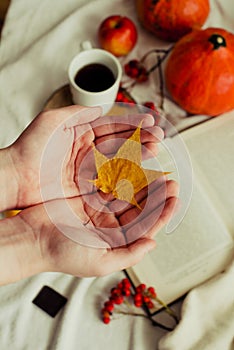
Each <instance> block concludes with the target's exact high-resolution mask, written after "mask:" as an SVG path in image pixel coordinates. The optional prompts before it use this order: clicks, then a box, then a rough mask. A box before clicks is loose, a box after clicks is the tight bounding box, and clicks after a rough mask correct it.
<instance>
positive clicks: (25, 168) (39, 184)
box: [7, 106, 163, 208]
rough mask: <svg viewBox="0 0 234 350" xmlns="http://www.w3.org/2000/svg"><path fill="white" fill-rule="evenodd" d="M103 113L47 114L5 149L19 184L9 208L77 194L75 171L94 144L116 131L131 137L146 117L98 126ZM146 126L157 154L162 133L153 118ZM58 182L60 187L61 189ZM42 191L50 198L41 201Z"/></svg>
mask: <svg viewBox="0 0 234 350" xmlns="http://www.w3.org/2000/svg"><path fill="white" fill-rule="evenodd" d="M100 114H101V110H100V109H99V108H84V107H80V106H70V107H65V108H61V109H58V110H52V111H48V112H43V113H41V114H39V115H38V116H37V117H36V118H35V120H34V121H33V122H32V123H31V124H30V125H29V127H28V128H27V129H26V130H25V131H24V132H23V134H22V135H21V136H20V137H19V138H18V139H17V140H16V142H15V143H14V144H13V145H12V146H10V147H9V148H8V149H7V152H8V158H10V163H11V164H12V167H11V171H9V173H10V174H11V177H13V175H12V174H14V181H12V184H13V183H14V184H15V187H16V189H15V192H17V196H12V198H13V197H14V198H16V199H15V200H14V202H11V203H10V204H8V208H9V207H11V208H25V207H28V206H31V205H35V204H38V203H41V202H43V201H44V200H51V199H56V198H61V197H64V194H65V196H66V197H69V198H70V197H74V196H77V195H79V188H78V187H77V181H76V177H77V174H76V171H77V169H78V168H79V165H80V163H81V161H82V159H83V157H84V155H85V154H86V153H87V152H88V151H89V150H90V147H91V145H92V143H93V142H94V143H95V144H100V143H102V142H103V141H104V140H106V139H110V138H115V137H116V136H115V135H116V133H118V138H119V137H123V138H127V137H128V136H129V135H130V134H131V132H133V130H134V128H135V127H136V125H137V124H136V123H138V122H139V121H140V120H141V119H142V115H141V116H129V117H128V116H124V117H123V118H122V117H121V118H122V119H121V120H123V122H124V123H123V124H120V123H119V120H120V117H118V121H117V120H116V119H117V117H116V118H114V120H116V124H115V123H111V124H110V123H109V119H108V118H109V117H107V118H106V117H102V118H100V119H99V120H102V124H101V125H100V123H98V122H97V121H96V122H95V120H96V119H97V118H98V117H99V116H100ZM117 122H118V124H117ZM134 125H135V126H134ZM144 128H149V130H150V133H148V134H147V133H146V132H143V133H142V143H143V144H144V145H145V146H146V147H147V148H149V149H151V150H152V151H153V152H155V151H156V148H157V145H156V142H158V141H160V139H162V137H163V134H162V131H161V129H160V128H158V127H155V126H154V120H153V118H152V117H151V116H147V117H145V119H144ZM80 135H81V136H80ZM153 135H155V137H154V136H153ZM66 150H67V154H66ZM113 151H114V150H113ZM41 164H42V165H43V169H42V168H41ZM43 171H44V172H43ZM40 172H41V173H42V172H43V178H40V176H41V173H40ZM60 174H61V179H60V177H59V175H60ZM60 180H61V182H62V188H61V189H58V187H59V185H60V183H59V182H60ZM41 188H42V189H44V196H45V197H46V198H45V197H43V198H42V197H41V191H40V189H41Z"/></svg>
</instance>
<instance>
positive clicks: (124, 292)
mask: <svg viewBox="0 0 234 350" xmlns="http://www.w3.org/2000/svg"><path fill="white" fill-rule="evenodd" d="M122 294H123V295H124V296H126V297H129V296H130V295H131V291H130V289H129V288H124V289H123V291H122Z"/></svg>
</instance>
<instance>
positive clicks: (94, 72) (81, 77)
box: [74, 63, 115, 92]
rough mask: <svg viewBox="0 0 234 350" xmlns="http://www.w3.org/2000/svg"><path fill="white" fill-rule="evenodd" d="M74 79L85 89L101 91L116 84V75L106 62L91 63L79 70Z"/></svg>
mask: <svg viewBox="0 0 234 350" xmlns="http://www.w3.org/2000/svg"><path fill="white" fill-rule="evenodd" d="M74 80H75V83H76V84H77V86H79V87H80V88H81V89H83V90H86V91H90V92H100V91H104V90H107V89H109V88H110V87H111V86H112V85H113V84H114V82H115V77H114V74H113V72H112V71H111V69H110V68H108V67H106V66H105V65H104V64H101V63H90V64H87V65H86V66H84V67H82V68H81V69H80V70H79V71H78V72H77V74H76V76H75V79H74Z"/></svg>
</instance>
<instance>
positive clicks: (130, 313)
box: [115, 310, 173, 331]
mask: <svg viewBox="0 0 234 350" xmlns="http://www.w3.org/2000/svg"><path fill="white" fill-rule="evenodd" d="M115 312H116V313H118V314H122V315H130V316H137V317H144V318H147V319H148V320H150V321H151V323H152V325H153V326H155V327H160V328H162V329H164V330H166V331H172V330H173V328H171V327H167V326H165V325H164V324H162V323H159V322H157V321H155V320H153V319H152V318H151V317H149V316H147V315H145V314H136V313H134V312H126V311H121V310H115Z"/></svg>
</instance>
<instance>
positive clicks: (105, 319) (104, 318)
mask: <svg viewBox="0 0 234 350" xmlns="http://www.w3.org/2000/svg"><path fill="white" fill-rule="evenodd" d="M102 320H103V323H105V324H108V323H110V317H103V318H102Z"/></svg>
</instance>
